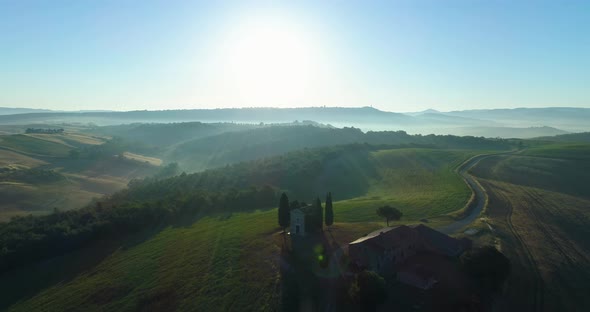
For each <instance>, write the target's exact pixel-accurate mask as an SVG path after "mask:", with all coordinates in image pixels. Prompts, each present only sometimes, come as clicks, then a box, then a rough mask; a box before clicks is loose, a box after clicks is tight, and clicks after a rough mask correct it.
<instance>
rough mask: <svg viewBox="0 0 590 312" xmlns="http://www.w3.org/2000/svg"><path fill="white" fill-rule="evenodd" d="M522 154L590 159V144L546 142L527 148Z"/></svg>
mask: <svg viewBox="0 0 590 312" xmlns="http://www.w3.org/2000/svg"><path fill="white" fill-rule="evenodd" d="M522 155H526V156H535V157H547V158H560V159H571V160H590V144H583V143H560V144H557V143H556V144H544V145H540V146H535V147H532V148H529V149H526V150H524V151H523V152H522Z"/></svg>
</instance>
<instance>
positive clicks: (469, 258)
mask: <svg viewBox="0 0 590 312" xmlns="http://www.w3.org/2000/svg"><path fill="white" fill-rule="evenodd" d="M461 266H462V268H463V270H464V271H465V272H467V274H468V275H469V276H471V278H472V279H473V280H474V281H475V282H476V283H477V285H478V286H479V287H480V289H482V290H485V291H491V292H496V291H499V290H501V289H502V285H503V284H504V281H506V279H507V278H508V276H509V275H510V269H511V267H510V260H508V258H506V256H505V255H504V254H503V253H501V252H499V251H498V249H496V247H494V246H484V247H479V248H474V249H473V250H470V251H468V252H466V253H465V254H463V255H462V256H461Z"/></svg>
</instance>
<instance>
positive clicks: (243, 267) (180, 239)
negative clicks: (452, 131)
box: [0, 149, 474, 311]
mask: <svg viewBox="0 0 590 312" xmlns="http://www.w3.org/2000/svg"><path fill="white" fill-rule="evenodd" d="M472 155H474V153H473V152H466V151H445V150H435V149H397V150H382V151H376V152H373V153H371V154H369V156H368V157H369V158H370V161H371V162H372V163H373V165H374V166H375V168H376V169H377V170H376V171H375V172H376V173H377V174H376V175H374V176H371V177H370V179H369V180H370V187H369V190H368V192H367V194H366V195H364V196H361V197H359V198H353V199H349V200H345V201H338V202H335V203H334V210H335V220H336V223H335V225H334V226H333V229H332V232H331V235H332V236H333V239H334V240H335V241H337V242H338V244H341V245H345V244H346V243H348V242H350V241H352V240H354V239H356V238H358V237H359V236H362V235H364V234H366V233H368V232H370V231H372V230H375V229H377V228H379V227H382V226H384V223H385V222H384V220H381V219H380V218H379V217H377V216H376V215H375V207H377V206H378V205H381V204H393V205H396V206H399V207H400V208H401V209H402V210H403V212H404V213H405V215H406V217H404V219H403V220H402V221H401V222H402V223H404V222H410V223H411V222H415V221H416V220H418V219H420V218H430V217H433V216H439V215H441V214H446V213H449V212H452V211H454V210H458V209H461V208H463V206H464V205H465V203H466V201H467V200H468V198H469V196H470V195H471V192H470V190H469V189H468V188H467V186H466V184H465V183H464V182H463V181H462V179H461V178H460V177H459V176H458V174H457V173H456V172H454V169H455V168H456V167H457V166H458V165H459V164H461V163H462V162H463V161H464V160H466V159H467V158H469V157H470V156H472ZM355 172H356V171H355ZM276 214H277V211H276V209H271V210H267V211H256V212H252V213H234V214H229V215H227V214H226V215H220V216H210V217H204V218H202V219H200V220H198V221H196V222H194V223H192V224H191V225H188V226H176V227H168V228H166V229H164V230H162V231H160V232H158V233H156V234H154V235H153V236H148V237H145V238H143V239H141V240H140V241H135V242H133V243H122V244H121V246H120V247H119V248H117V249H116V251H114V252H112V253H110V252H108V253H106V254H107V255H106V256H105V258H104V260H98V263H94V261H97V260H96V259H102V258H101V257H98V256H95V255H94V253H96V250H93V249H89V250H80V251H76V252H74V253H72V254H70V255H67V256H64V257H62V258H60V259H58V260H54V263H53V264H52V267H57V268H61V270H63V271H54V272H53V273H47V272H46V273H44V274H37V275H36V276H42V278H36V279H34V282H31V283H24V284H23V283H21V284H19V285H21V287H20V288H19V287H17V288H15V287H8V289H2V288H0V291H2V292H4V293H5V294H7V295H6V297H5V298H6V299H5V300H6V301H4V302H1V304H0V307H1V306H2V305H6V304H9V303H15V302H16V301H17V300H18V299H19V298H20V297H19V296H22V294H32V295H34V296H32V297H31V298H29V299H25V300H22V301H20V302H18V303H17V304H15V305H14V306H12V308H11V309H10V310H12V311H33V310H40V309H43V310H45V311H63V310H70V309H76V308H78V307H82V306H83V307H84V309H85V311H104V310H118V311H150V310H162V309H165V310H173V309H175V308H177V309H180V310H239V311H248V310H274V309H276V307H277V305H278V303H279V300H280V288H279V286H280V283H279V282H280V274H279V265H280V261H279V255H280V250H281V247H282V244H283V240H282V235H281V234H280V229H279V228H278V226H277V216H276ZM85 254H86V255H85ZM87 254H91V255H92V256H88V255H87ZM81 259H86V260H81ZM85 262H88V263H89V264H88V265H82V264H81V263H85ZM35 270H40V271H42V272H45V271H44V270H43V269H42V268H39V267H38V266H37V267H32V268H31V267H28V268H23V269H21V270H18V271H15V272H11V273H10V274H9V275H8V276H7V277H6V279H7V283H3V284H4V285H8V284H12V283H11V282H10V281H17V280H31V275H30V274H31V273H30V272H34V271H35ZM60 276H71V279H67V280H62V279H60V278H59V277H60ZM58 280H59V281H60V282H57V281H58Z"/></svg>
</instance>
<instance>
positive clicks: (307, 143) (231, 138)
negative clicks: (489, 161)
mask: <svg viewBox="0 0 590 312" xmlns="http://www.w3.org/2000/svg"><path fill="white" fill-rule="evenodd" d="M352 143H361V144H363V143H367V144H375V145H396V146H399V145H412V144H414V145H423V146H432V147H438V148H455V149H509V148H510V147H511V145H510V143H509V142H507V141H503V140H489V139H483V138H476V137H457V136H450V135H426V136H423V135H410V134H408V133H406V132H404V131H368V132H366V133H365V132H363V131H361V130H360V129H358V128H342V129H340V128H320V127H315V126H311V125H307V126H293V125H288V126H280V125H275V126H269V127H261V128H256V129H251V130H245V131H239V132H238V131H234V132H227V133H222V134H218V135H213V136H209V137H204V138H198V139H195V140H190V141H186V142H184V143H182V144H179V145H177V146H175V147H174V148H173V149H172V150H171V151H170V152H169V153H168V155H166V156H164V158H165V159H167V160H169V161H177V162H179V163H180V164H181V166H182V167H183V168H185V169H188V170H190V171H193V170H203V169H207V168H213V167H218V166H224V165H227V164H231V163H236V162H240V161H247V160H253V159H259V158H264V157H269V156H275V155H279V154H283V153H286V152H290V151H295V150H299V149H303V148H314V147H323V146H334V145H344V144H352Z"/></svg>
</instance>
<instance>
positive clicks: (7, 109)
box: [0, 107, 51, 115]
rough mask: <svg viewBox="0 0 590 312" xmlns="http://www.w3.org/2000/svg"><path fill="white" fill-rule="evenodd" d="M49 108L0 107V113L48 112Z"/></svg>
mask: <svg viewBox="0 0 590 312" xmlns="http://www.w3.org/2000/svg"><path fill="white" fill-rule="evenodd" d="M48 112H51V110H49V109H36V108H12V107H0V115H15V114H28V113H48Z"/></svg>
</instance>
